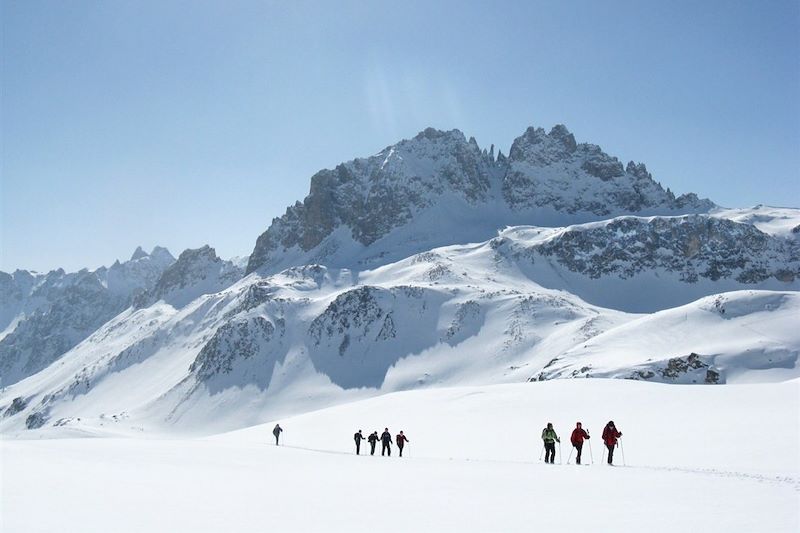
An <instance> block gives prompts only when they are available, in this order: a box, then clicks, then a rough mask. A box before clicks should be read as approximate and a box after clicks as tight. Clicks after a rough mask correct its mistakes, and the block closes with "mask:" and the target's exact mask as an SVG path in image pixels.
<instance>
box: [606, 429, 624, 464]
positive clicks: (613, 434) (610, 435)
mask: <svg viewBox="0 0 800 533" xmlns="http://www.w3.org/2000/svg"><path fill="white" fill-rule="evenodd" d="M621 436H622V433H620V432H619V431H617V428H616V426H614V421H613V420H611V421H610V422H609V423H608V424H606V427H605V429H603V442H605V443H606V448H608V464H612V462H613V460H614V448H616V446H617V439H618V438H619V437H621Z"/></svg>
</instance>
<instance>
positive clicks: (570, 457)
mask: <svg viewBox="0 0 800 533" xmlns="http://www.w3.org/2000/svg"><path fill="white" fill-rule="evenodd" d="M574 451H575V446H573V447H572V449H571V450H570V451H569V457H567V464H569V460H570V459H572V452H574Z"/></svg>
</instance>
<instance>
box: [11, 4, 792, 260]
mask: <svg viewBox="0 0 800 533" xmlns="http://www.w3.org/2000/svg"><path fill="white" fill-rule="evenodd" d="M0 5H2V96H1V98H2V100H1V103H0V105H1V109H0V111H1V112H2V115H1V116H0V120H1V122H0V124H2V145H1V146H2V147H1V150H2V154H1V155H2V159H1V160H0V164H1V165H2V167H1V168H0V171H1V172H2V175H1V178H2V179H1V181H0V208H1V209H2V214H1V217H2V218H0V224H1V225H2V227H1V228H0V270H5V271H9V270H13V269H15V268H29V269H37V270H48V269H51V268H56V267H64V268H66V269H68V270H75V269H78V268H81V267H84V266H86V267H90V268H94V267H97V266H99V265H102V264H110V263H111V262H113V261H114V259H116V258H120V259H125V258H127V257H128V256H129V255H130V254H131V253H132V251H133V249H134V248H135V247H136V246H137V245H139V244H141V245H143V246H144V247H145V248H147V249H149V248H151V247H152V246H154V245H157V244H158V245H163V246H167V247H168V248H170V250H171V251H172V252H173V253H174V254H175V255H177V254H178V253H179V252H180V251H181V250H183V249H185V248H188V247H198V246H201V245H202V244H205V243H208V244H210V245H212V246H214V247H215V248H216V249H217V251H218V253H219V254H220V255H222V256H226V257H227V256H232V255H246V254H249V253H250V251H251V250H252V247H253V245H254V243H255V239H256V237H257V236H258V234H260V233H261V232H262V231H264V229H266V227H267V226H268V225H269V222H270V220H271V219H272V218H273V217H276V216H280V215H281V214H282V213H283V211H284V209H285V208H286V206H287V205H289V204H291V203H293V202H294V201H295V200H300V199H302V198H303V197H304V196H305V195H306V193H307V191H308V184H309V178H310V176H311V175H312V174H313V173H314V172H316V171H317V170H319V169H321V168H328V167H332V166H334V165H336V164H337V163H339V162H342V161H345V160H348V159H352V158H353V157H360V156H367V155H371V154H373V153H375V152H377V151H379V150H380V149H382V148H384V147H385V146H387V145H389V144H392V143H394V142H396V141H398V140H400V139H401V138H407V137H410V136H413V135H414V134H416V133H417V132H418V131H420V130H422V129H424V128H425V127H427V126H433V127H436V128H440V129H449V128H459V129H461V130H462V131H464V133H465V134H466V135H467V136H470V135H472V136H475V138H476V139H477V140H478V142H479V143H480V144H481V145H482V146H483V145H485V146H488V145H489V144H491V143H494V144H495V145H496V146H497V147H499V148H501V149H502V150H503V151H504V152H507V151H508V147H509V146H510V144H511V142H512V141H513V139H514V138H515V137H516V136H518V135H520V134H521V133H522V132H523V131H524V130H525V128H526V127H527V126H529V125H535V126H542V127H545V128H548V129H549V128H550V127H551V126H552V125H554V124H557V123H564V124H566V125H567V126H568V127H569V129H570V130H571V131H572V132H573V133H574V134H575V136H576V138H577V140H578V141H579V142H592V143H596V144H599V145H600V146H602V147H603V148H604V149H605V150H606V151H607V152H609V153H611V154H612V155H616V156H618V157H619V158H620V159H621V160H623V161H628V160H630V159H634V160H636V161H643V162H645V163H646V164H647V165H648V168H649V169H650V171H651V172H652V173H653V175H654V177H655V178H656V179H657V180H659V181H661V182H662V184H664V186H668V187H670V188H671V189H672V190H673V191H675V192H676V193H682V192H688V191H694V192H697V193H698V194H700V195H701V196H704V197H709V198H711V199H712V200H714V201H716V202H717V203H719V204H722V205H727V206H749V205H754V204H757V203H765V204H770V205H782V206H800V98H798V95H799V94H800V3H798V2H797V1H794V0H791V1H770V2H755V1H754V2H734V1H707V2H697V1H691V2H684V1H671V2H648V1H634V0H631V1H621V2H614V1H612V2H595V1H587V2H582V1H564V2H561V1H552V2H536V1H526V2H488V1H487V2H483V1H474V2H464V1H454V2H450V1H440V2H416V1H410V2H369V1H359V2H303V1H292V2H288V1H287V2H268V1H263V2H238V1H230V2H221V1H220V2H204V1H192V2H174V1H159V2H147V1H139V2H124V1H114V2H43V1H34V2H23V1H11V0H5V1H3V2H1V3H0Z"/></svg>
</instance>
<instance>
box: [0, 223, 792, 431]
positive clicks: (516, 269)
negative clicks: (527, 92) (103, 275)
mask: <svg viewBox="0 0 800 533" xmlns="http://www.w3.org/2000/svg"><path fill="white" fill-rule="evenodd" d="M620 222H621V223H626V224H627V223H629V222H631V223H632V226H630V227H631V228H633V230H631V231H630V232H628V233H626V235H627V236H628V238H631V237H630V236H631V235H636V234H637V232H639V231H640V230H642V231H643V233H642V234H643V235H645V236H648V238H651V237H652V235H653V227H655V228H656V229H659V230H663V231H664V232H665V233H667V234H669V235H672V236H673V242H675V243H676V244H675V246H676V249H680V248H681V246H682V244H681V238H679V235H683V234H685V235H686V236H687V238H689V239H690V240H691V235H692V231H693V228H695V226H696V225H698V224H699V226H700V227H701V228H706V227H707V225H706V224H707V223H708V222H709V219H708V217H705V218H702V217H701V218H693V217H667V218H660V217H655V218H645V219H642V218H637V217H627V218H626V217H623V218H622V219H614V220H612V221H608V222H597V223H590V224H587V225H584V226H571V227H569V228H535V227H523V228H510V229H508V230H506V231H504V232H502V233H501V234H500V235H499V236H498V237H496V238H495V239H492V240H490V241H488V242H484V243H479V244H474V245H465V246H450V247H445V248H440V249H436V250H431V251H429V252H425V253H422V254H417V255H414V256H412V257H409V258H407V259H404V260H402V261H398V262H396V263H392V264H388V265H385V266H382V267H379V268H376V269H374V270H364V271H353V270H349V269H331V268H326V267H323V266H319V265H310V266H305V267H295V268H290V269H287V270H285V271H283V272H281V273H278V274H275V275H272V276H266V277H263V276H261V275H259V274H257V273H253V274H251V275H249V276H247V277H246V278H244V279H242V280H240V281H238V282H236V283H234V284H233V285H231V286H230V287H227V288H225V289H224V290H222V291H220V292H217V293H212V294H206V295H203V296H200V297H198V298H196V299H194V300H192V301H190V302H189V303H185V302H181V303H182V304H183V305H181V306H177V307H176V306H175V305H173V304H170V303H169V301H170V298H169V297H166V299H165V298H163V297H162V298H161V299H160V300H159V301H158V302H157V303H155V304H153V305H152V306H149V307H143V308H140V309H134V308H132V309H129V310H127V311H125V312H124V313H122V314H120V315H119V316H117V317H115V318H114V319H113V320H112V321H110V322H109V323H108V324H106V325H105V326H103V327H102V328H100V329H99V330H98V331H97V332H95V334H93V335H92V336H90V337H89V338H88V339H86V340H85V341H84V342H83V343H81V344H80V345H79V346H77V347H76V348H75V349H73V350H72V351H71V352H70V353H69V354H68V356H67V357H64V358H63V359H62V360H61V361H59V362H58V363H57V364H54V365H52V366H50V367H49V368H47V369H46V370H44V371H43V372H40V373H39V374H37V375H35V376H32V377H30V378H28V379H26V380H24V381H22V382H20V383H18V384H16V385H14V386H11V387H8V388H7V389H6V390H4V391H3V392H2V393H0V411H1V412H3V413H4V414H3V416H2V418H0V429H1V430H2V431H4V432H6V433H8V434H18V432H22V433H25V432H26V431H27V429H38V428H43V427H52V426H53V425H57V426H59V427H62V426H64V427H66V426H71V427H75V428H84V429H86V430H91V429H92V428H96V427H100V426H102V427H106V426H107V425H108V424H109V423H110V424H112V425H113V423H114V420H125V421H126V424H135V425H136V426H137V427H142V428H147V430H148V431H153V430H156V429H158V428H162V427H163V428H172V429H173V430H181V431H192V432H202V433H210V432H213V431H220V430H224V429H232V428H235V427H241V426H242V425H252V424H255V423H259V422H262V421H264V420H266V419H268V418H270V417H273V416H284V415H286V414H292V413H301V412H305V411H308V410H311V409H318V408H320V407H324V406H328V405H331V404H336V403H341V402H346V401H352V400H356V399H362V398H366V397H371V396H375V395H379V394H383V393H387V392H391V391H398V390H407V389H414V388H430V387H438V386H452V385H463V384H491V383H513V382H523V381H526V380H528V379H530V378H531V377H534V378H538V376H542V378H548V377H555V376H557V377H572V376H577V375H579V374H580V375H585V374H586V372H584V373H583V374H581V369H582V368H583V367H585V366H588V367H589V368H592V369H594V370H593V371H592V372H590V374H592V375H594V372H595V371H599V370H598V369H604V368H605V369H606V370H605V371H604V372H606V373H604V374H600V375H615V376H616V375H618V376H621V377H630V376H631V375H632V374H633V373H634V372H636V371H638V370H640V369H641V368H640V367H641V365H642V364H644V363H646V362H647V361H646V359H648V358H652V357H654V355H653V353H652V352H650V351H648V352H646V353H644V354H643V353H642V352H641V351H640V350H641V349H642V347H647V348H648V349H649V348H652V347H651V346H649V342H650V341H649V336H648V335H651V334H655V332H654V331H651V330H650V329H648V328H647V326H646V325H645V326H642V327H641V328H639V329H635V331H636V335H637V337H635V338H630V339H629V340H630V342H631V343H632V345H634V347H633V348H631V349H630V353H631V354H632V355H631V357H630V358H629V359H627V360H624V361H622V362H621V363H617V362H616V361H618V358H619V357H620V355H619V354H617V350H618V347H617V345H616V344H614V343H609V344H608V345H606V344H605V343H602V344H598V346H600V348H599V349H597V350H595V351H594V352H592V353H591V354H589V355H586V354H584V353H583V352H581V347H583V346H594V344H593V341H594V339H596V338H598V335H601V334H603V333H604V332H609V334H610V332H612V331H614V330H615V329H616V328H619V327H623V326H624V325H625V324H628V323H642V324H648V323H647V322H646V321H645V318H654V320H655V321H654V322H653V328H656V329H658V328H662V327H664V326H663V321H662V320H660V319H659V318H658V317H659V316H660V315H659V314H656V315H654V316H653V317H642V315H640V314H635V313H631V312H630V311H631V310H637V309H631V307H630V306H634V305H639V302H640V301H641V300H642V294H648V293H649V295H651V297H650V298H649V299H650V300H651V304H652V303H653V302H655V303H654V304H653V305H663V304H664V303H665V302H670V301H675V299H676V298H677V299H678V300H680V303H685V302H687V301H692V300H693V299H694V298H698V297H703V296H705V295H708V294H716V293H718V292H720V291H726V290H730V289H740V290H741V289H745V288H747V287H753V286H756V287H759V288H760V289H764V288H770V285H774V286H776V287H790V288H794V287H796V284H797V281H796V280H795V281H793V282H784V281H779V280H778V279H776V278H775V277H774V276H773V277H771V278H768V279H765V280H762V281H761V282H759V283H749V281H751V280H750V279H747V280H746V281H748V282H744V281H741V276H740V274H741V272H747V271H748V269H747V265H748V263H749V262H755V261H758V260H760V259H761V255H762V254H757V255H756V256H753V257H749V256H748V255H747V253H748V249H747V248H746V247H744V248H742V247H739V246H737V245H736V243H739V242H743V240H742V239H727V238H726V239H724V240H723V242H724V243H729V244H731V247H729V248H724V250H725V253H722V250H723V248H721V247H717V248H715V250H716V252H715V254H716V255H713V257H712V260H714V261H716V263H714V264H716V265H717V269H718V270H719V269H721V268H723V267H726V265H728V263H726V261H728V262H729V263H730V268H731V269H732V270H731V274H730V275H729V276H728V277H725V278H718V279H711V278H710V277H709V278H706V277H704V276H703V274H704V273H705V272H707V271H708V269H707V267H708V265H709V262H708V261H709V260H708V259H706V256H705V255H704V254H706V248H705V246H706V245H705V244H702V245H700V246H699V247H698V248H697V249H696V250H695V252H696V253H695V254H694V255H692V256H691V257H690V258H689V259H687V258H685V257H683V256H682V255H681V254H675V253H666V252H667V251H669V250H666V249H665V248H664V246H662V245H659V246H655V247H651V248H648V247H647V246H644V247H636V246H632V245H630V246H624V247H623V248H624V249H625V251H626V253H627V254H628V255H626V256H625V261H627V267H625V268H621V267H620V265H621V264H622V263H619V262H617V263H612V262H603V263H599V264H600V265H601V266H603V265H606V266H608V265H612V266H613V265H615V268H612V269H602V270H600V271H598V272H597V273H596V277H595V275H594V274H592V273H591V272H590V273H589V274H586V273H584V272H583V271H582V270H581V269H576V270H577V271H575V272H573V271H572V270H571V263H570V261H568V260H567V259H569V255H568V254H567V255H564V254H559V253H557V252H550V251H549V250H551V248H552V246H553V243H558V242H561V241H565V242H568V243H572V244H574V243H575V242H576V241H575V239H574V238H569V239H566V238H565V236H569V235H574V234H577V235H579V236H580V235H582V234H585V233H587V232H600V233H598V235H612V236H613V235H617V234H618V233H619V230H618V227H617V226H616V224H617V223H620ZM713 224H717V223H716V222H713ZM721 224H722V226H720V227H722V228H723V229H724V228H727V226H726V225H725V224H732V225H733V226H734V228H735V229H736V228H738V226H737V224H736V223H734V222H723V223H721ZM687 226H688V230H687V228H686V227H687ZM626 227H627V226H626ZM712 227H716V226H712ZM748 227H749V228H752V227H750V226H748ZM748 231H750V230H748ZM756 231H757V230H756ZM657 234H658V233H656V235H657ZM758 238H759V239H763V242H764V246H765V248H764V250H770V248H769V246H772V244H771V243H772V242H773V241H771V240H770V239H772V237H769V236H763V237H758ZM634 240H636V239H634ZM707 241H708V242H709V243H711V245H713V243H715V242H716V241H715V240H714V239H707ZM593 242H594V243H599V242H601V240H600V239H599V238H598V237H595V238H594V239H593ZM616 242H624V241H621V240H620V239H619V237H618V238H617V240H615V239H609V240H608V246H609V247H613V246H614V243H616ZM709 246H710V245H709ZM776 246H777V248H776V249H775V253H776V254H779V253H780V252H781V250H782V249H781V248H780V246H778V245H776ZM548 247H550V248H548ZM576 249H580V247H578V248H576ZM593 249H594V248H593ZM637 250H638V251H637ZM709 253H710V252H709ZM604 254H605V253H604ZM605 255H607V254H605ZM743 258H744V259H743ZM653 261H655V263H654V264H651V262H653ZM176 264H177V263H176ZM199 264H202V265H217V264H218V263H215V262H213V261H212V262H207V261H200V263H199ZM586 264H595V263H593V262H592V261H588V262H586ZM770 264H772V263H770ZM785 264H788V265H789V266H790V267H791V268H796V267H795V266H793V265H794V263H792V261H791V258H788V259H783V260H781V259H780V257H778V258H777V259H775V265H776V268H777V266H780V265H785ZM616 267H620V269H619V270H617V269H616ZM214 268H216V267H214ZM686 269H692V270H693V271H695V272H698V273H699V274H698V280H697V281H686V280H685V279H684V278H685V273H686V271H687V270H686ZM201 270H202V269H201ZM187 271H190V272H195V269H188V270H187ZM203 271H205V270H203ZM214 272H217V270H214ZM192 279H200V278H194V277H192ZM206 279H207V278H206ZM214 279H216V278H214ZM189 286H191V284H190V285H189ZM200 286H204V285H203V283H201V284H200ZM181 290H182V291H183V290H186V287H184V288H183V289H181ZM181 294H182V293H181ZM753 295H755V296H753ZM760 295H767V296H764V297H765V298H771V297H772V296H769V295H773V296H774V302H772V303H770V304H769V305H770V306H772V310H771V311H770V319H771V320H774V324H775V326H774V327H771V328H769V329H767V330H764V332H763V333H760V334H751V335H748V336H746V337H745V336H739V338H738V342H737V343H736V344H735V345H734V344H733V343H725V342H724V339H725V337H726V336H729V335H731V331H732V330H731V327H732V326H731V324H733V323H734V322H732V321H728V320H715V321H707V320H704V317H705V315H703V313H701V312H699V311H698V312H697V313H695V314H692V315H691V320H690V321H689V323H688V325H687V326H686V328H685V330H675V331H674V333H675V334H676V335H682V336H684V337H685V342H684V343H683V344H681V345H680V348H681V350H682V351H678V352H666V351H665V352H663V353H660V354H659V357H658V358H656V359H654V360H656V361H660V362H663V361H662V360H666V359H668V358H672V357H676V356H688V355H690V354H691V353H693V352H694V353H698V354H701V355H703V356H704V357H705V356H712V355H713V356H714V357H715V358H716V361H717V362H715V363H713V364H714V365H717V366H724V371H725V373H724V376H723V377H722V379H721V380H718V381H725V380H726V379H732V380H734V381H735V380H746V379H752V380H755V381H763V380H774V379H788V378H789V377H792V376H795V375H796V353H797V350H798V346H799V345H800V340H799V339H798V338H797V336H796V335H794V334H792V333H791V328H790V326H789V325H790V324H791V322H792V320H793V317H794V316H795V314H796V310H797V309H796V307H797V303H796V302H797V300H796V298H795V293H794V292H791V291H786V290H784V291H783V292H774V293H761V292H752V291H750V292H747V293H741V294H740V293H731V294H725V295H722V296H720V298H724V299H728V300H731V301H748V298H751V299H753V301H754V302H756V303H754V304H753V305H752V306H751V307H747V306H746V305H745V306H744V307H743V309H744V311H742V313H741V315H742V318H741V321H742V322H741V323H742V324H744V325H752V324H756V323H758V322H759V320H761V316H762V315H761V313H763V311H764V306H763V305H761V306H760V305H758V304H757V302H758V301H760V300H759V298H761V296H760ZM592 299H597V300H601V301H616V302H618V303H621V304H623V305H621V306H620V309H616V310H615V309H610V308H608V307H601V306H598V305H595V304H592V303H588V300H592ZM704 302H705V301H703V300H701V301H700V302H697V303H696V304H691V305H693V306H694V307H692V308H695V307H696V308H698V309H701V308H704V307H703V306H706V303H704ZM173 303H174V302H173ZM626 306H628V307H626ZM665 313H667V315H665V316H671V315H669V314H668V313H669V312H665ZM675 313H682V311H680V310H677V311H675ZM751 315H752V316H751ZM681 316H682V315H681ZM728 316H731V315H728ZM631 321H635V322H631ZM739 324H740V321H738V320H737V321H735V326H734V327H739ZM699 327H702V328H703V335H694V336H691V335H689V334H688V332H692V331H696V330H697V328H699ZM778 335H779V336H781V337H780V338H781V339H782V344H781V345H780V346H781V349H782V350H784V351H783V352H782V353H783V354H784V355H783V356H781V357H780V358H773V360H772V361H770V360H769V357H768V358H767V360H766V361H765V360H763V357H762V354H765V353H768V354H769V353H773V352H775V350H777V349H778V348H777V346H778V345H777V344H776V342H777V341H774V340H770V339H772V337H774V336H778ZM713 339H717V340H718V341H719V342H718V343H717V345H718V346H717V347H716V348H715V350H716V351H713V352H712V351H710V350H711V348H712V347H713V346H715V344H714V341H713ZM637 342H638V343H639V344H638V346H639V347H640V348H636V345H637ZM606 346H607V347H606ZM775 353H777V352H775ZM792 354H795V355H792ZM588 359H591V361H590V362H587V360H588ZM723 361H724V362H725V364H724V365H723V364H722V362H723ZM573 363H574V364H573ZM575 365H577V366H575ZM615 365H617V366H615ZM626 365H627V366H626ZM781 368H783V369H786V371H787V372H786V373H785V374H777V373H772V372H771V371H769V370H770V369H781ZM754 369H763V370H767V372H763V371H762V370H755V371H754ZM573 370H577V372H575V373H574V374H573ZM679 370H680V369H679ZM694 370H696V369H694V368H688V367H687V368H685V369H682V370H681V371H679V372H678V373H677V378H676V381H679V382H680V381H685V380H686V379H691V377H688V376H694V373H693V372H694ZM687 371H690V372H688V374H687ZM637 375H638V374H637ZM115 417H116V418H115Z"/></svg>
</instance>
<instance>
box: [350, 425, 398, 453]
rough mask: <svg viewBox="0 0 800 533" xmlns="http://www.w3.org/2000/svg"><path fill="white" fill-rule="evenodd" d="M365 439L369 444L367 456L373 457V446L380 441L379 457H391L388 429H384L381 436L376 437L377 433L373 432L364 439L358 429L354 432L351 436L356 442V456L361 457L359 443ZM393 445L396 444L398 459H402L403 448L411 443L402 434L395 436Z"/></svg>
mask: <svg viewBox="0 0 800 533" xmlns="http://www.w3.org/2000/svg"><path fill="white" fill-rule="evenodd" d="M364 439H366V440H367V442H369V447H370V450H369V454H370V455H375V445H376V444H377V443H378V441H379V440H380V441H381V455H388V456H390V457H391V455H392V434H391V433H389V428H384V429H383V433H381V436H380V437H378V432H377V431H373V432H372V433H370V434H369V437H364V434H363V433H361V430H360V429H359V430H358V431H356V433H355V435H353V440H354V441H355V442H356V455H361V441H362V440H364ZM394 440H395V443H397V450H398V451H399V452H400V457H403V448H404V447H405V445H406V443H407V442H411V441H410V440H408V439H407V438H406V436H405V435H403V432H402V431H401V432H400V433H398V434H397V436H396V437H395V438H394Z"/></svg>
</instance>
